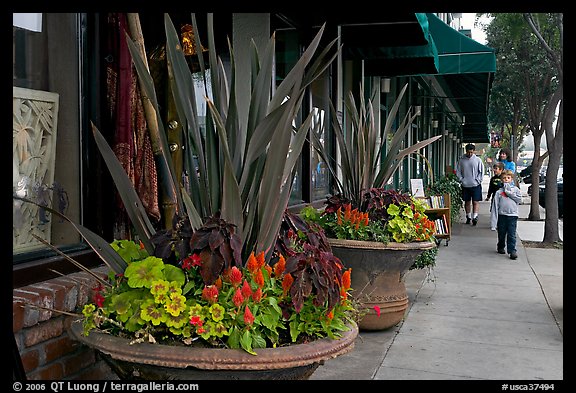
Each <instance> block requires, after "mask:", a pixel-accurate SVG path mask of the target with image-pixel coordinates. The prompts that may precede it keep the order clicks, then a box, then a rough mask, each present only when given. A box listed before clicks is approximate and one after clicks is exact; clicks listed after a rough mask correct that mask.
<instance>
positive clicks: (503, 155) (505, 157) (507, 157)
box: [498, 147, 516, 176]
mask: <svg viewBox="0 0 576 393" xmlns="http://www.w3.org/2000/svg"><path fill="white" fill-rule="evenodd" d="M498 161H500V162H502V163H503V164H504V169H507V170H510V171H512V173H513V174H514V176H516V163H515V162H514V161H513V160H512V152H511V151H510V149H509V148H507V147H505V148H503V149H500V153H499V154H498Z"/></svg>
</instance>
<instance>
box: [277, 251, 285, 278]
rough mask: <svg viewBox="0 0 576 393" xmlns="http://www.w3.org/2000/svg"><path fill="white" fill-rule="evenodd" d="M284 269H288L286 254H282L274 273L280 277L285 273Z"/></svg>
mask: <svg viewBox="0 0 576 393" xmlns="http://www.w3.org/2000/svg"><path fill="white" fill-rule="evenodd" d="M284 269H286V259H284V255H282V254H280V258H279V259H278V262H276V264H275V265H274V275H275V276H276V277H280V276H281V275H282V273H284Z"/></svg>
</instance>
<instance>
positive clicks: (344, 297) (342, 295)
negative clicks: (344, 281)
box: [340, 287, 348, 300]
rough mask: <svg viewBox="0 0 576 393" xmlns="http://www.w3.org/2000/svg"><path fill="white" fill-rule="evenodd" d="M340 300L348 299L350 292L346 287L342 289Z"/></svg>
mask: <svg viewBox="0 0 576 393" xmlns="http://www.w3.org/2000/svg"><path fill="white" fill-rule="evenodd" d="M340 298H341V299H342V300H346V299H348V292H346V290H345V289H344V287H342V288H340Z"/></svg>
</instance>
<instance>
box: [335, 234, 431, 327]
mask: <svg viewBox="0 0 576 393" xmlns="http://www.w3.org/2000/svg"><path fill="white" fill-rule="evenodd" d="M328 240H329V243H330V246H331V247H332V253H333V254H334V255H335V256H337V257H338V258H340V260H341V261H342V263H343V264H344V266H346V267H347V268H352V288H353V289H354V292H353V293H352V295H353V296H354V298H355V299H356V300H358V301H359V302H360V304H361V311H362V312H363V314H364V315H363V317H362V318H361V320H360V321H359V325H358V326H359V328H360V330H384V329H388V328H391V327H392V326H395V325H397V324H398V323H399V322H400V321H402V319H403V318H404V313H405V311H406V309H407V308H408V304H409V301H408V294H407V292H406V285H405V284H404V274H405V273H406V272H407V271H408V270H409V269H410V266H412V265H413V264H414V261H415V259H416V257H417V256H419V255H420V254H422V253H423V252H424V251H426V250H430V249H432V248H434V247H436V245H435V244H434V242H412V243H394V242H390V243H386V244H384V243H378V242H368V241H358V240H341V239H328ZM375 307H377V308H379V310H380V315H378V312H377V311H376V309H375Z"/></svg>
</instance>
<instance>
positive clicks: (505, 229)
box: [490, 170, 522, 259]
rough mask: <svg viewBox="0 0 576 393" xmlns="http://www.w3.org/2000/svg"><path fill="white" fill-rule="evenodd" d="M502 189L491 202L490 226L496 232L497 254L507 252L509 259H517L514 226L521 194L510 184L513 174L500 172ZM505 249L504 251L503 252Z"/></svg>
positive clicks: (509, 171)
mask: <svg viewBox="0 0 576 393" xmlns="http://www.w3.org/2000/svg"><path fill="white" fill-rule="evenodd" d="M501 178H502V183H503V186H502V189H501V190H498V191H496V194H494V198H493V201H492V212H491V214H490V226H491V227H492V228H494V227H496V228H497V230H498V244H497V246H496V248H497V250H498V254H505V253H506V251H508V254H509V255H510V259H516V258H518V254H517V253H516V226H517V224H518V205H519V204H520V201H521V200H522V192H521V191H520V189H519V188H518V187H516V186H515V185H514V183H513V182H512V180H513V178H514V172H512V171H511V170H504V171H502V175H501ZM505 248H506V251H505Z"/></svg>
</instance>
